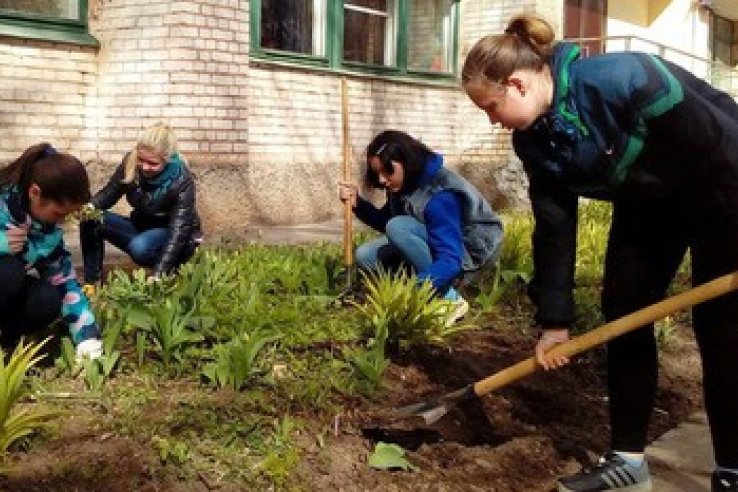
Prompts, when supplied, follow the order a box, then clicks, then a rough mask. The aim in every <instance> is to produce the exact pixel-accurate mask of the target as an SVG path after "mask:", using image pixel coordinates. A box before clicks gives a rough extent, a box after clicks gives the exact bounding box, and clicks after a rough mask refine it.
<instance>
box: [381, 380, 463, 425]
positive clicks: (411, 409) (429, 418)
mask: <svg viewBox="0 0 738 492" xmlns="http://www.w3.org/2000/svg"><path fill="white" fill-rule="evenodd" d="M475 396H476V393H475V392H474V386H472V385H469V386H466V387H464V388H461V389H459V390H456V391H454V392H451V393H446V394H445V395H443V396H441V397H438V398H434V399H432V400H426V401H424V402H421V403H413V404H412V405H407V406H404V407H401V408H397V409H395V410H394V412H393V413H392V414H391V415H390V419H391V420H401V419H409V418H413V417H420V418H422V419H423V420H424V421H425V423H426V425H431V424H433V423H435V422H436V421H437V420H439V419H440V418H441V417H443V416H444V415H446V414H447V413H448V412H449V410H451V409H452V408H453V407H455V406H456V405H457V404H458V403H459V402H462V401H465V400H468V399H470V398H473V397H475Z"/></svg>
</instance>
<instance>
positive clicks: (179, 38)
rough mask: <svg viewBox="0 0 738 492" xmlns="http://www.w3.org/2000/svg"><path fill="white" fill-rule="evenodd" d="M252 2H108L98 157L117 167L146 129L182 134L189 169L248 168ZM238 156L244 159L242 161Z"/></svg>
mask: <svg viewBox="0 0 738 492" xmlns="http://www.w3.org/2000/svg"><path fill="white" fill-rule="evenodd" d="M247 7H248V2H245V1H239V0H199V1H167V0H126V1H125V2H106V3H105V4H104V5H103V6H102V7H101V8H100V9H99V15H98V18H96V19H93V20H92V23H91V32H92V33H93V34H94V35H95V36H96V37H97V38H98V39H99V40H100V42H101V49H100V54H99V57H98V63H99V78H98V80H97V84H96V89H97V90H96V96H95V100H94V101H93V102H92V103H91V106H92V108H94V113H95V116H94V117H95V118H96V119H97V126H98V128H99V135H98V139H97V143H96V149H95V150H96V151H97V156H98V157H99V158H101V159H103V160H109V159H116V160H117V159H119V158H120V154H121V153H122V152H125V151H126V150H127V149H128V148H130V145H131V143H132V142H133V141H135V138H136V136H137V135H138V133H139V131H140V130H141V128H143V127H145V126H147V125H149V124H151V123H154V122H156V121H158V120H164V121H167V122H169V123H170V124H171V125H172V126H173V127H174V128H176V129H177V134H178V137H179V140H180V146H181V150H182V151H183V152H184V153H186V154H187V156H188V157H189V158H190V160H191V161H192V162H195V163H197V162H209V163H218V164H222V163H229V164H232V163H237V162H242V161H243V158H242V156H243V153H244V150H245V143H246V136H245V134H246V131H247V129H248V122H247V115H248V113H247V106H248V90H247V86H248V84H247V79H246V77H245V76H244V75H245V73H246V71H247V66H248V26H249V23H248V8H247ZM239 154H240V155H239Z"/></svg>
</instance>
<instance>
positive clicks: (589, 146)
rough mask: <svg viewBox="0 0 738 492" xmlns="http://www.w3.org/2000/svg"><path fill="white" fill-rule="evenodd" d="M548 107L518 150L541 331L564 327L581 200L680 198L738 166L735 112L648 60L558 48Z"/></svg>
mask: <svg viewBox="0 0 738 492" xmlns="http://www.w3.org/2000/svg"><path fill="white" fill-rule="evenodd" d="M551 67H552V68H551V70H552V75H553V78H554V86H555V89H554V98H553V103H552V105H551V108H550V109H549V111H548V112H547V113H545V114H544V115H542V116H541V117H540V118H539V119H538V120H537V121H536V122H535V123H534V124H533V125H532V126H531V127H530V128H528V129H526V130H523V131H515V132H514V134H513V145H514V148H515V151H516V153H517V154H518V156H519V157H520V158H521V160H522V161H523V164H524V166H525V170H526V173H527V174H528V178H529V193H530V198H531V202H532V205H533V212H534V214H535V219H536V227H535V231H534V235H533V246H534V264H535V276H534V279H533V281H532V282H531V284H530V289H529V292H530V295H531V298H532V300H533V302H534V303H535V304H536V306H537V308H538V312H537V316H536V319H537V321H538V322H539V323H541V324H542V325H544V326H567V325H569V324H570V323H571V322H572V320H573V316H574V303H573V296H572V289H573V285H574V265H575V254H576V228H577V202H578V197H579V196H585V197H591V198H598V199H605V200H611V201H618V200H629V201H630V200H638V201H639V202H643V203H644V204H647V203H648V201H649V200H653V199H662V198H665V197H674V196H679V195H678V194H679V193H680V192H681V190H683V189H684V188H685V186H686V185H687V184H688V183H689V182H690V181H691V180H694V179H695V177H697V176H699V175H700V174H701V173H703V172H705V171H706V170H708V169H709V168H711V167H712V168H714V167H715V166H725V165H727V166H738V152H735V151H734V147H735V142H738V105H736V104H735V102H734V101H733V99H732V98H731V97H730V96H728V95H727V94H725V93H723V92H720V91H718V90H716V89H714V88H713V87H711V86H710V85H709V84H707V83H706V82H704V81H702V80H701V79H699V78H697V77H695V76H694V75H693V74H691V73H689V72H687V71H685V70H684V69H682V68H680V67H678V66H676V65H674V64H671V63H669V62H667V61H665V60H662V59H660V58H659V57H657V56H653V55H649V54H645V53H607V54H603V55H599V56H594V57H591V58H584V59H579V50H578V48H577V47H575V46H574V45H571V44H567V43H561V44H559V45H558V46H557V47H556V49H555V51H554V55H553V58H552V61H551Z"/></svg>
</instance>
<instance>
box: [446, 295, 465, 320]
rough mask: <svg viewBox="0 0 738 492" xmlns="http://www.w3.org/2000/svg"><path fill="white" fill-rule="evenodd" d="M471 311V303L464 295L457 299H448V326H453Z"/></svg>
mask: <svg viewBox="0 0 738 492" xmlns="http://www.w3.org/2000/svg"><path fill="white" fill-rule="evenodd" d="M467 312H469V303H468V302H466V300H464V298H463V297H459V299H458V300H456V301H448V310H447V312H446V326H452V325H454V324H455V323H456V322H457V321H459V320H460V319H461V318H463V317H464V316H465V315H466V313H467Z"/></svg>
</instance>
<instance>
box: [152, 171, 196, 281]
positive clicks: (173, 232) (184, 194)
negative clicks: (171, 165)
mask: <svg viewBox="0 0 738 492" xmlns="http://www.w3.org/2000/svg"><path fill="white" fill-rule="evenodd" d="M177 191H178V192H177V193H176V195H175V202H174V206H173V207H172V212H171V215H170V217H169V233H170V234H169V239H168V241H167V244H166V245H165V246H164V250H163V251H162V255H161V258H159V262H158V263H157V264H156V267H155V268H154V273H155V274H156V275H159V276H160V275H163V274H166V273H170V272H171V271H172V270H173V269H174V268H175V267H176V265H177V258H178V257H179V253H180V252H181V251H182V248H184V247H185V246H186V245H188V244H189V242H190V241H191V239H192V237H193V233H194V230H195V228H196V224H197V220H198V219H197V215H196V211H195V210H196V208H195V183H194V181H193V180H192V178H191V177H189V176H188V177H187V179H184V180H183V181H182V183H181V184H180V187H179V189H178V190H177Z"/></svg>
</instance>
